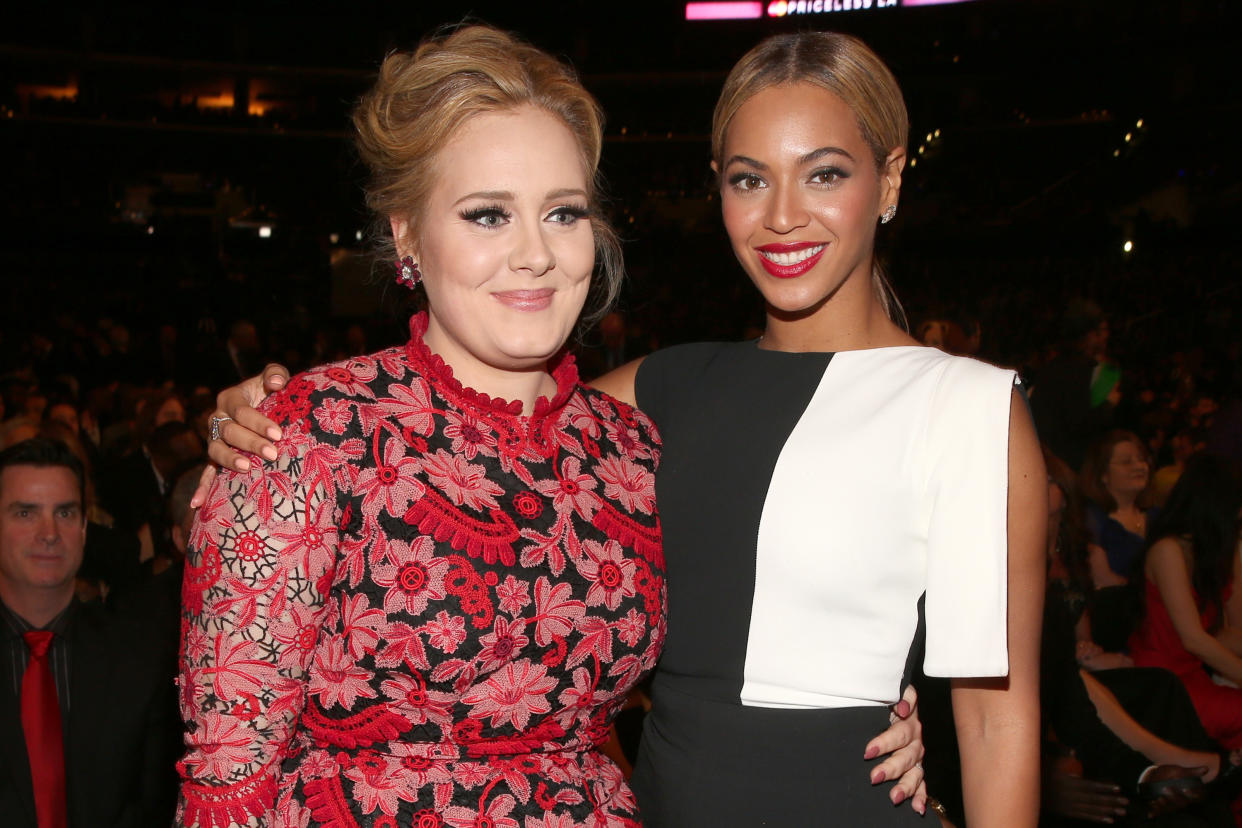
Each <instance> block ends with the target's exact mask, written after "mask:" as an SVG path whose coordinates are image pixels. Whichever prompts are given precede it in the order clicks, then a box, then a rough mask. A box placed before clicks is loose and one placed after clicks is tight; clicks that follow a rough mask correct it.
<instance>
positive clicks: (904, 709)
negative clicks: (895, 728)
mask: <svg viewBox="0 0 1242 828" xmlns="http://www.w3.org/2000/svg"><path fill="white" fill-rule="evenodd" d="M893 712H894V713H896V714H897V715H898V716H899V717H900V718H903V719H904V718H905V717H906V716H909V715H910V705H908V704H906V702H905V699H902V700H901V701H899V702H897V703H896V704H895V705H893Z"/></svg>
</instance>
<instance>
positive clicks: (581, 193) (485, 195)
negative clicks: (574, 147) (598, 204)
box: [453, 187, 586, 207]
mask: <svg viewBox="0 0 1242 828" xmlns="http://www.w3.org/2000/svg"><path fill="white" fill-rule="evenodd" d="M569 196H578V197H581V198H586V191H585V190H582V189H580V188H578V187H562V188H561V189H559V190H553V191H552V192H550V193H548V194H547V195H546V196H544V199H545V200H546V201H556V200H558V199H562V198H568V197H569ZM471 199H480V200H482V201H502V202H508V201H517V196H516V195H515V194H513V193H511V192H509V191H508V190H479V191H478V192H474V193H467V194H466V195H464V196H462V197H461V198H459V199H457V200H456V201H454V202H453V206H454V207H456V206H457V205H458V204H461V203H462V202H463V201H470V200H471Z"/></svg>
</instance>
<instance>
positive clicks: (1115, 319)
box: [0, 0, 1242, 417]
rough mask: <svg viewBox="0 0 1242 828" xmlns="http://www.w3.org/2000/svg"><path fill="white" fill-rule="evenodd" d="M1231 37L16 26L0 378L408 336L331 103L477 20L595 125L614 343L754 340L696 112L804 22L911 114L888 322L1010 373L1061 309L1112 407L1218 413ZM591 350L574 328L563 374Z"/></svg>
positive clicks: (124, 20)
mask: <svg viewBox="0 0 1242 828" xmlns="http://www.w3.org/2000/svg"><path fill="white" fill-rule="evenodd" d="M51 5H52V6H55V5H56V4H51ZM687 6H694V7H704V6H721V7H727V6H734V7H738V6H741V7H750V8H749V10H748V11H746V13H747V14H749V15H751V16H752V17H753V16H754V14H755V13H757V14H758V15H759V16H758V17H757V18H756V19H740V20H727V19H726V20H687V17H697V16H713V15H711V14H708V15H702V14H697V13H694V14H692V13H689V12H688V11H687ZM817 8H818V9H819V10H818V11H816V9H817ZM700 11H701V9H700ZM1238 17H1239V16H1238V14H1237V13H1236V11H1235V4H1233V3H1230V2H1226V0H1187V1H1186V2H1176V3H1174V2H1157V1H1156V0H1137V1H1132V2H1116V1H1114V0H1102V1H1099V2H1095V1H1093V2H1088V1H1087V0H1081V1H1080V2H1070V1H1069V0H1044V1H1043V2H1027V3H1017V2H1005V0H976V1H975V2H962V3H932V4H927V3H926V2H924V3H917V2H911V1H910V0H907V2H904V3H895V2H890V3H886V2H876V3H874V4H873V3H867V2H842V0H836V2H828V0H825V2H822V3H815V2H810V3H799V2H787V3H780V2H774V3H767V4H764V3H741V4H738V3H733V4H685V3H674V2H667V3H627V2H593V0H582V1H581V2H576V3H548V4H542V3H517V2H506V3H476V4H473V5H469V4H448V3H436V4H433V3H402V4H396V3H369V2H361V3H350V4H345V3H338V4H320V5H314V4H311V5H305V4H295V3H291V2H254V3H225V4H156V3H135V2H117V3H110V4H97V5H93V6H91V7H90V8H88V9H83V8H73V7H72V6H71V7H68V8H65V9H63V10H46V8H41V9H40V10H38V11H34V10H33V8H28V9H26V10H25V11H24V13H23V14H22V15H20V16H16V17H13V18H10V20H9V22H8V23H7V24H6V25H5V27H4V31H3V33H2V34H0V66H3V76H2V77H3V82H2V83H0V142H2V147H3V164H4V171H3V182H4V183H3V186H4V188H5V193H6V195H5V198H4V203H3V208H2V209H3V215H2V217H0V226H2V227H3V230H2V231H0V232H2V237H3V243H2V244H0V263H2V266H3V269H4V277H5V278H4V280H3V287H2V288H0V290H2V291H3V294H2V296H3V313H4V316H3V324H2V325H0V372H4V373H13V372H18V373H21V372H29V371H30V370H32V369H34V370H36V371H46V370H51V369H59V368H65V367H66V366H69V367H73V366H77V369H75V371H76V373H77V374H78V379H79V381H80V382H81V384H82V385H83V386H85V387H89V386H92V385H94V384H96V383H105V382H110V381H113V380H116V379H118V378H119V379H126V380H132V381H135V382H163V381H166V380H173V381H174V382H176V383H177V384H178V385H179V386H180V387H182V388H183V389H184V390H185V391H186V392H187V393H188V392H191V391H192V390H193V388H194V386H196V385H199V384H210V379H211V377H210V375H209V374H207V373H202V371H203V370H205V369H203V368H202V366H200V365H196V363H195V362H194V360H193V359H191V358H190V357H192V356H193V355H194V354H195V353H201V352H204V351H205V350H207V349H209V348H210V347H211V345H210V343H211V342H212V341H213V340H215V341H218V340H220V339H223V338H224V337H225V335H226V333H227V331H228V329H229V327H230V326H231V325H232V324H233V323H234V322H236V321H237V320H239V319H250V320H253V321H254V322H255V323H256V324H257V329H258V334H259V338H260V341H261V346H260V350H261V351H262V356H263V357H271V358H277V359H282V360H284V361H286V362H288V363H289V364H290V365H291V366H293V367H295V368H299V367H306V366H308V365H310V364H313V363H316V362H320V361H323V360H326V359H330V358H333V357H335V356H339V355H343V354H347V353H360V352H363V351H364V350H373V349H375V348H377V347H379V346H382V345H384V344H387V343H389V342H392V341H394V340H396V339H398V338H401V337H403V336H404V318H405V316H406V315H407V311H408V307H405V306H403V305H402V304H401V301H403V297H400V296H398V295H397V291H396V290H395V289H394V288H393V286H392V284H391V280H390V279H389V274H388V270H387V269H386V268H380V269H378V270H376V271H375V272H374V275H373V273H372V269H371V262H370V260H369V258H368V257H367V255H366V241H367V238H368V236H367V234H368V232H369V229H368V221H369V219H368V216H367V215H366V213H365V209H364V207H363V205H362V203H361V196H360V190H359V181H360V178H361V172H360V168H359V165H358V164H357V162H356V160H355V158H354V156H353V154H352V149H351V147H350V142H349V131H348V123H347V119H348V113H349V110H350V106H351V104H352V102H353V101H354V100H355V99H356V98H357V96H358V95H359V94H360V93H361V91H362V90H363V89H364V88H365V87H366V85H367V84H368V82H369V79H370V78H371V76H372V74H373V72H374V71H375V69H376V67H377V65H378V62H379V61H380V60H381V58H382V57H383V55H384V54H385V53H386V52H387V51H389V50H391V49H393V48H399V47H410V46H412V45H414V44H415V43H416V42H417V41H418V40H419V39H420V38H421V37H423V36H425V35H427V34H428V33H430V32H432V31H433V30H434V29H435V28H436V27H437V26H440V25H444V24H451V23H454V22H458V21H461V20H463V19H478V20H484V21H487V22H491V23H494V24H496V25H499V26H502V27H507V28H512V29H515V30H517V31H519V32H521V33H522V34H524V35H525V36H526V37H527V38H529V39H530V40H532V41H533V42H534V43H535V44H536V45H539V46H541V47H544V48H546V49H548V50H550V51H552V52H554V53H556V54H558V55H562V56H564V57H565V58H567V59H569V60H570V61H571V62H572V63H573V64H574V65H575V66H576V67H577V69H578V71H579V72H580V73H581V74H582V76H583V78H584V80H585V83H586V85H587V87H588V88H589V89H590V90H591V91H592V92H593V93H594V94H595V95H596V96H597V97H598V98H599V100H600V101H601V102H602V104H603V107H604V109H605V111H606V112H607V115H608V124H607V139H606V144H605V147H604V160H603V170H604V173H605V175H606V179H607V182H608V194H609V209H610V210H611V213H612V217H613V219H614V221H615V223H616V224H617V226H618V227H619V228H620V229H621V231H622V234H623V236H624V239H625V250H626V259H627V264H628V270H629V275H630V280H629V283H628V286H627V288H626V290H625V294H624V296H623V301H622V305H621V311H622V314H623V317H620V318H619V319H620V321H622V322H624V329H625V340H626V341H625V348H626V350H627V351H628V352H629V354H631V355H632V354H638V353H644V352H646V351H648V350H650V349H652V348H654V347H657V346H660V345H668V344H672V343H675V342H679V341H685V340H690V339H701V338H736V337H740V336H743V335H747V334H749V333H753V332H754V330H755V326H756V325H757V324H759V323H760V322H761V320H762V307H761V305H760V303H759V301H758V298H757V294H755V293H754V291H753V290H752V288H751V287H750V286H749V284H748V283H747V282H746V280H745V277H744V275H743V274H742V272H741V270H740V268H738V267H737V265H736V264H735V263H734V261H733V258H732V254H731V252H730V250H729V248H728V245H727V242H726V240H725V237H724V234H723V232H722V229H721V226H720V217H719V209H718V208H719V204H718V198H717V196H716V194H715V193H714V188H713V181H712V178H711V175H710V171H709V169H708V160H709V159H708V142H707V136H708V130H709V122H710V116H711V110H712V106H713V103H714V100H715V97H716V94H717V92H718V90H719V87H720V84H721V82H722V80H723V78H724V75H725V72H726V71H727V69H728V68H729V66H730V65H731V64H732V63H733V62H734V61H735V60H736V59H737V58H738V57H739V56H740V55H741V54H742V53H743V52H745V51H746V49H748V48H749V47H750V46H751V45H753V44H754V43H756V42H757V41H758V40H759V39H760V38H762V37H764V36H765V35H767V34H770V33H773V32H780V31H789V30H797V29H803V28H822V29H835V30H840V31H845V32H850V33H853V34H856V35H859V36H860V37H862V38H863V39H864V40H866V41H867V42H868V43H870V44H871V45H872V46H874V47H875V48H876V50H877V51H878V52H879V53H880V55H881V56H882V57H883V58H884V59H885V60H886V61H887V62H888V63H889V64H890V65H891V66H892V67H893V68H894V70H895V71H896V73H897V75H898V78H899V80H900V81H901V84H902V86H903V88H904V91H905V95H906V99H907V102H908V105H909V108H910V111H911V115H912V125H913V127H912V132H911V135H910V141H909V151H910V159H911V162H910V166H909V167H908V168H907V171H906V175H905V180H904V190H903V193H902V199H901V210H900V213H899V214H898V217H897V220H896V221H895V222H893V224H892V225H890V226H889V227H888V228H886V229H885V231H884V232H883V233H881V239H882V241H881V245H882V250H883V255H884V261H885V264H886V267H887V269H888V271H889V273H890V275H891V278H892V280H893V282H894V284H895V286H896V288H897V291H898V293H899V295H900V296H901V298H902V300H903V301H904V303H905V306H906V309H907V311H908V314H909V316H910V320H911V325H912V329H916V330H917V329H918V328H919V326H920V325H922V324H923V323H926V322H928V321H931V320H949V321H952V322H954V323H955V324H957V325H958V326H959V327H961V328H962V329H963V330H968V331H974V332H976V333H977V334H978V347H977V349H976V352H977V353H978V354H979V355H981V356H983V357H984V358H987V359H989V360H992V361H996V362H1000V363H1004V364H1008V365H1013V366H1017V367H1020V368H1021V369H1022V370H1024V371H1025V372H1027V373H1028V374H1037V373H1038V369H1039V367H1040V365H1041V364H1043V362H1044V361H1046V359H1047V358H1048V356H1049V352H1050V349H1051V348H1052V347H1053V346H1055V344H1056V339H1057V333H1058V331H1059V328H1060V321H1061V318H1062V315H1063V314H1064V312H1065V309H1066V307H1067V303H1069V302H1071V300H1074V299H1076V298H1087V299H1090V300H1093V301H1094V302H1096V303H1097V304H1098V305H1099V306H1100V307H1101V308H1102V309H1103V311H1104V313H1105V314H1106V315H1107V317H1108V319H1109V321H1110V323H1111V325H1112V331H1113V338H1112V344H1111V349H1112V351H1113V352H1114V354H1113V355H1114V356H1115V358H1116V359H1117V360H1118V362H1119V363H1120V364H1121V365H1123V366H1124V383H1125V385H1126V390H1127V391H1128V392H1130V393H1128V394H1127V398H1128V399H1130V400H1131V401H1134V402H1135V403H1136V404H1137V401H1138V400H1139V399H1140V395H1143V396H1144V398H1146V399H1149V400H1150V399H1153V395H1154V396H1155V397H1158V396H1160V395H1161V394H1166V395H1167V394H1170V393H1174V392H1175V391H1176V388H1175V384H1176V382H1178V381H1180V380H1179V379H1178V378H1179V377H1180V376H1182V374H1184V373H1185V372H1186V371H1188V370H1193V371H1194V372H1196V376H1197V377H1198V378H1199V379H1200V380H1201V382H1200V384H1201V385H1203V384H1206V387H1207V388H1208V390H1209V391H1210V393H1211V395H1212V396H1213V397H1216V398H1221V397H1224V396H1228V395H1229V394H1231V393H1232V388H1231V387H1230V377H1231V376H1232V366H1233V365H1234V364H1236V361H1237V357H1238V348H1237V343H1238V324H1237V307H1238V305H1239V299H1240V298H1242V296H1240V293H1242V291H1240V290H1239V257H1238V247H1237V244H1236V241H1235V239H1236V237H1237V225H1238V217H1239V209H1238V207H1239V197H1240V190H1239V183H1238V182H1239V176H1238V173H1239V161H1238V156H1239V153H1238V149H1237V147H1238V140H1237V135H1238V123H1239V122H1240V121H1242V118H1239V117H1238V116H1239V108H1240V103H1239V102H1240V100H1242V97H1240V96H1239V94H1238V72H1237V67H1236V60H1237V55H1238V38H1237V23H1238ZM617 319H618V318H616V317H614V324H616V321H617ZM603 337H604V335H603V334H601V333H600V332H599V331H587V332H584V334H583V337H582V343H583V345H582V347H584V348H585V349H586V350H587V351H588V353H587V354H586V355H585V357H586V358H587V364H588V366H589V365H591V364H592V361H591V358H590V357H591V354H590V352H591V351H593V350H594V351H598V350H599V348H600V347H601V345H602V342H603ZM66 349H69V350H68V351H67V350H66ZM1187 364H1190V365H1191V366H1192V368H1186V367H1185V366H1186V365H1187ZM160 365H163V366H164V367H163V368H162V369H161V368H160ZM88 366H89V369H90V370H87V367H88ZM1179 366H1180V367H1179ZM161 370H163V371H164V373H163V374H161V373H160V372H161ZM118 371H119V372H121V373H120V374H118V373H117V372H118ZM196 372H197V373H196ZM1179 372H1180V373H1179ZM84 390H85V389H84ZM1150 413H1151V412H1149V411H1147V410H1141V411H1135V412H1134V415H1135V416H1138V417H1141V416H1146V415H1148V414H1150Z"/></svg>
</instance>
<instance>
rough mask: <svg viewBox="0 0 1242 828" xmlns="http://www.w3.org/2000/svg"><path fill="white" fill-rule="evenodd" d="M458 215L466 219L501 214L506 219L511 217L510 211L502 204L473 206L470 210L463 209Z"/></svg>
mask: <svg viewBox="0 0 1242 828" xmlns="http://www.w3.org/2000/svg"><path fill="white" fill-rule="evenodd" d="M458 215H460V216H461V217H462V219H464V220H465V221H478V220H479V219H481V218H483V217H484V216H489V215H499V216H502V217H504V218H506V219H508V218H511V216H510V214H509V211H508V210H506V209H505V208H504V207H503V206H502V205H500V204H487V205H484V206H481V207H472V208H471V209H469V210H462V211H461V212H460V213H459V214H458Z"/></svg>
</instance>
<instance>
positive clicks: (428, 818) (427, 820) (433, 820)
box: [410, 808, 444, 828]
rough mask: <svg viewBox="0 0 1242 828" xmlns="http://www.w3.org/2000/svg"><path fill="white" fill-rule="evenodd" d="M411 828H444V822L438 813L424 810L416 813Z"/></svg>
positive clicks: (427, 809)
mask: <svg viewBox="0 0 1242 828" xmlns="http://www.w3.org/2000/svg"><path fill="white" fill-rule="evenodd" d="M410 828H444V820H442V819H441V818H440V815H439V814H437V813H436V812H434V811H432V810H431V809H429V808H424V809H422V810H421V811H415V812H414V820H413V822H411V823H410Z"/></svg>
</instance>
